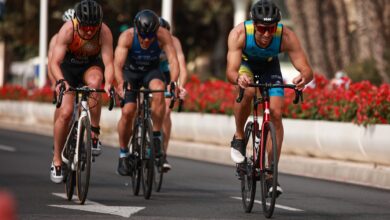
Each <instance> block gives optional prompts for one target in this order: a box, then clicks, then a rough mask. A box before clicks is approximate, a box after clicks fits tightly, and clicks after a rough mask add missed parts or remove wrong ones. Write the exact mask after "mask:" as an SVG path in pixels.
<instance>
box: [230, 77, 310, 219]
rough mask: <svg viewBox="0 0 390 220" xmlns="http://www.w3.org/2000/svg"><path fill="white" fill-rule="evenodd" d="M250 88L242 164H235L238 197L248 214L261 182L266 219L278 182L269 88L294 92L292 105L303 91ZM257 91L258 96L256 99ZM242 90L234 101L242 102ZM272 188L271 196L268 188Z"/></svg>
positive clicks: (290, 86)
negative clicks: (249, 114)
mask: <svg viewBox="0 0 390 220" xmlns="http://www.w3.org/2000/svg"><path fill="white" fill-rule="evenodd" d="M249 87H255V95H254V97H253V120H252V121H249V122H247V124H246V125H245V130H244V134H245V139H244V146H245V148H248V149H249V150H246V157H245V161H244V162H243V163H241V164H238V165H237V170H238V172H239V176H240V179H241V197H242V203H243V208H244V211H245V212H251V211H252V208H253V203H254V199H255V194H256V182H257V181H260V187H261V203H262V208H263V213H264V215H265V217H266V218H270V217H271V216H272V214H273V212H274V208H275V202H276V198H277V196H278V195H277V190H276V188H277V183H278V153H277V149H278V148H277V142H276V131H275V126H274V124H273V123H272V122H271V114H270V95H269V89H271V88H288V89H293V90H294V91H295V99H294V101H293V103H294V104H297V103H298V102H299V100H301V102H302V101H303V95H302V91H300V90H298V89H297V88H296V86H295V85H293V84H285V85H280V84H270V83H251V84H249ZM258 92H259V93H260V94H261V96H260V97H258V95H257V94H258ZM243 95H244V89H242V88H240V91H239V97H238V98H237V100H236V101H237V102H241V100H242V98H243ZM259 104H261V105H262V109H263V121H262V123H261V125H260V124H259V122H258V106H259ZM270 187H272V189H273V191H272V193H269V189H270Z"/></svg>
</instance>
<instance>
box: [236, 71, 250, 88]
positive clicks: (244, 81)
mask: <svg viewBox="0 0 390 220" xmlns="http://www.w3.org/2000/svg"><path fill="white" fill-rule="evenodd" d="M251 81H252V80H251V78H250V77H248V76H247V75H246V74H242V75H239V76H238V78H237V84H238V85H239V86H240V87H241V88H243V89H245V88H246V87H248V86H249V83H251Z"/></svg>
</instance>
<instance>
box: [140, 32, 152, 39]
mask: <svg viewBox="0 0 390 220" xmlns="http://www.w3.org/2000/svg"><path fill="white" fill-rule="evenodd" d="M138 34H139V36H140V37H141V38H142V39H146V38H147V39H152V38H154V37H155V36H156V34H155V33H147V34H145V33H141V32H138Z"/></svg>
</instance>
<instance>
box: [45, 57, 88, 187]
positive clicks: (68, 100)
mask: <svg viewBox="0 0 390 220" xmlns="http://www.w3.org/2000/svg"><path fill="white" fill-rule="evenodd" d="M61 70H62V73H63V75H64V79H65V80H66V81H67V82H68V83H69V85H70V86H73V87H75V86H77V85H78V84H79V83H80V82H81V80H80V79H79V77H78V74H80V67H79V66H77V65H72V64H70V63H67V62H63V63H62V64H61ZM81 73H82V72H81ZM73 105H74V94H73V93H70V92H67V93H65V95H64V96H63V99H62V105H61V107H60V108H58V109H56V112H55V115H56V120H55V121H54V126H53V136H54V152H53V162H52V164H51V168H50V170H51V172H50V177H51V180H52V181H53V182H55V183H59V182H61V181H62V179H63V175H62V170H61V169H60V168H61V165H62V158H61V153H62V149H63V147H64V144H65V141H66V137H67V134H68V132H69V128H70V126H69V122H70V121H71V119H72V117H73V109H74V107H73Z"/></svg>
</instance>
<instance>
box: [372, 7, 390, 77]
mask: <svg viewBox="0 0 390 220" xmlns="http://www.w3.org/2000/svg"><path fill="white" fill-rule="evenodd" d="M366 4H367V5H366V6H367V7H366V9H367V18H368V19H369V21H370V23H369V24H370V27H371V28H372V30H370V31H369V34H370V38H371V42H373V44H372V50H373V57H374V60H375V63H376V68H377V70H378V72H379V75H380V77H381V78H382V81H383V82H386V83H390V77H389V75H388V74H387V73H386V62H385V47H384V46H385V45H386V40H385V32H384V30H383V29H384V28H383V25H384V22H383V19H382V10H383V7H382V6H383V5H381V4H380V1H379V0H371V1H366Z"/></svg>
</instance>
